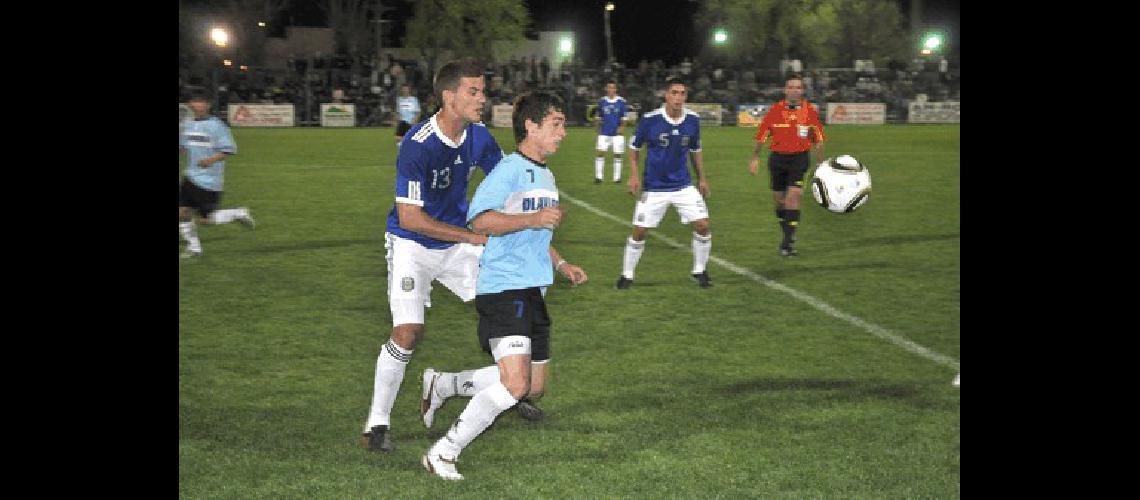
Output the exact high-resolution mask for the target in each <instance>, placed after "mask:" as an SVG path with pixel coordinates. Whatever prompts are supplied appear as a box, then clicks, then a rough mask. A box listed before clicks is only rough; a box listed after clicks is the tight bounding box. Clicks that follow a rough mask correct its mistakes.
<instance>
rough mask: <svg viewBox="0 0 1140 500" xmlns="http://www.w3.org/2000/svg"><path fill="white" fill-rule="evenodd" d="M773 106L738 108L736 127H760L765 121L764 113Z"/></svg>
mask: <svg viewBox="0 0 1140 500" xmlns="http://www.w3.org/2000/svg"><path fill="white" fill-rule="evenodd" d="M769 108H771V106H769V105H767V104H740V105H737V106H736V126H738V127H759V126H760V122H761V121H763V120H764V113H767V112H768V109H769Z"/></svg>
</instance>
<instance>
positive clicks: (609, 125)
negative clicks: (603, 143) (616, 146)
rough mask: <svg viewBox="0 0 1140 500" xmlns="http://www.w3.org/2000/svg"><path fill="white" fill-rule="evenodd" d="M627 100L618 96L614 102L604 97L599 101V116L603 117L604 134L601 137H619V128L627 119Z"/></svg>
mask: <svg viewBox="0 0 1140 500" xmlns="http://www.w3.org/2000/svg"><path fill="white" fill-rule="evenodd" d="M625 110H626V105H625V99H622V97H621V96H620V95H619V96H616V97H614V100H612V101H611V100H610V98H609V97H603V98H601V100H599V101H598V111H597V114H598V116H600V117H602V133H601V135H617V133H618V132H617V131H618V126H619V125H621V121H622V119H623V118H625Z"/></svg>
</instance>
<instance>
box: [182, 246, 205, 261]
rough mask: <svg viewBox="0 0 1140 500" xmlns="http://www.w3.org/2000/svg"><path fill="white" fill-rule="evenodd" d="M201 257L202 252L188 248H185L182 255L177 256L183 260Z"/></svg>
mask: <svg viewBox="0 0 1140 500" xmlns="http://www.w3.org/2000/svg"><path fill="white" fill-rule="evenodd" d="M201 256H202V251H201V250H198V251H194V250H190V249H189V248H187V249H186V250H184V251H183V252H182V254H181V255H179V257H181V258H183V259H192V258H194V257H201Z"/></svg>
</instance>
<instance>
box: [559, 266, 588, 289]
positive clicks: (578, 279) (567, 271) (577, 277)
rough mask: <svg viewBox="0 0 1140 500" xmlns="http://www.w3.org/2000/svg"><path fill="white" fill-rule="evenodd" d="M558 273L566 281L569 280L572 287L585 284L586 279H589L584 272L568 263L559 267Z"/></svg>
mask: <svg viewBox="0 0 1140 500" xmlns="http://www.w3.org/2000/svg"><path fill="white" fill-rule="evenodd" d="M558 272H560V273H562V275H563V276H565V277H566V279H568V280H570V283H571V284H573V285H574V286H578V285H581V284H582V283H585V282H586V280H587V279H589V278H588V277H587V276H586V271H583V270H582V268H580V267H578V266H575V265H574V264H571V263H569V262H567V263H565V264H562V265H561V266H559V268H558Z"/></svg>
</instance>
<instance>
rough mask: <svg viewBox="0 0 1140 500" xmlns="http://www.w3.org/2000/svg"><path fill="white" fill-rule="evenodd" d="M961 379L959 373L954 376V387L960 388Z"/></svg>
mask: <svg viewBox="0 0 1140 500" xmlns="http://www.w3.org/2000/svg"><path fill="white" fill-rule="evenodd" d="M961 377H962V373H961V372H959V373H958V374H957V375H954V387H961V386H962V385H961V382H960V380H959V379H960V378H961Z"/></svg>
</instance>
